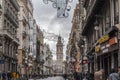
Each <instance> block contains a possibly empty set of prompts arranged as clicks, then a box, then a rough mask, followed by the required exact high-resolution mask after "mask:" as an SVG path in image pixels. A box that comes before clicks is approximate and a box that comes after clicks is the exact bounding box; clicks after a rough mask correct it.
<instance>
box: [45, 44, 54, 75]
mask: <svg viewBox="0 0 120 80" xmlns="http://www.w3.org/2000/svg"><path fill="white" fill-rule="evenodd" d="M43 53H44V57H43V59H44V64H43V74H44V75H46V76H48V75H52V74H53V68H52V65H53V59H52V52H51V51H50V47H49V45H48V44H46V43H45V44H44V50H43Z"/></svg>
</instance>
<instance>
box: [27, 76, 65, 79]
mask: <svg viewBox="0 0 120 80" xmlns="http://www.w3.org/2000/svg"><path fill="white" fill-rule="evenodd" d="M29 80H34V79H29ZM36 80H64V78H63V77H60V76H57V77H48V78H44V79H36Z"/></svg>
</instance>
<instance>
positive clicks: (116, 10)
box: [114, 0, 119, 24]
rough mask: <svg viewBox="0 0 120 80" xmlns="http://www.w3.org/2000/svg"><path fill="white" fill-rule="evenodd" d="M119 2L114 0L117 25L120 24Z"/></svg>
mask: <svg viewBox="0 0 120 80" xmlns="http://www.w3.org/2000/svg"><path fill="white" fill-rule="evenodd" d="M118 5H119V2H118V0H114V21H115V24H117V23H119V6H118Z"/></svg>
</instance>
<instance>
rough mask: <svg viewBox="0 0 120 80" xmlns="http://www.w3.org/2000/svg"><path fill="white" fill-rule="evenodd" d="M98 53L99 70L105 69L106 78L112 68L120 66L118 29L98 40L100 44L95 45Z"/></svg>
mask: <svg viewBox="0 0 120 80" xmlns="http://www.w3.org/2000/svg"><path fill="white" fill-rule="evenodd" d="M95 52H96V54H97V59H96V60H97V61H96V62H97V67H96V68H97V70H100V69H104V70H105V75H104V77H105V79H106V78H107V77H108V75H109V74H110V72H111V69H112V68H114V69H117V68H118V52H119V50H118V39H117V31H116V32H112V34H111V33H110V34H107V35H105V36H103V37H101V38H100V39H99V40H98V44H97V46H96V47H95Z"/></svg>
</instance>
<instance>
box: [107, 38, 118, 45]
mask: <svg viewBox="0 0 120 80" xmlns="http://www.w3.org/2000/svg"><path fill="white" fill-rule="evenodd" d="M115 43H117V38H116V37H114V38H111V39H110V40H109V44H110V46H111V45H113V44H115Z"/></svg>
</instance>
